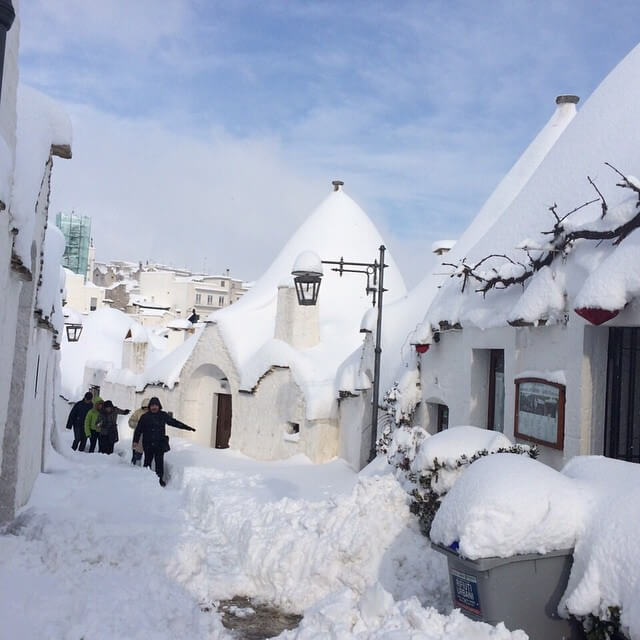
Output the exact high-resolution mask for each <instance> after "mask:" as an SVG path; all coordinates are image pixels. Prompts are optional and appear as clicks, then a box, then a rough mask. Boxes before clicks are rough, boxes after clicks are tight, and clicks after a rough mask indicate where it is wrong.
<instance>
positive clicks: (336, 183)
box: [331, 180, 344, 191]
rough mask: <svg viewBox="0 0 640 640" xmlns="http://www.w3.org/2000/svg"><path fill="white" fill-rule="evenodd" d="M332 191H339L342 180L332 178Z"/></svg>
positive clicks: (342, 184) (342, 183)
mask: <svg viewBox="0 0 640 640" xmlns="http://www.w3.org/2000/svg"><path fill="white" fill-rule="evenodd" d="M331 184H332V185H333V190H334V191H340V189H341V188H342V187H343V186H344V182H343V181H342V180H334V181H333V182H332V183H331Z"/></svg>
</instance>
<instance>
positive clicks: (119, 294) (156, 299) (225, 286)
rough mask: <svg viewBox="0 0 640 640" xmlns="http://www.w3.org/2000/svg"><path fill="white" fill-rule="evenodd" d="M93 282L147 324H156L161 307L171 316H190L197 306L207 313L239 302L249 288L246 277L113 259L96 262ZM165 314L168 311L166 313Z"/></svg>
mask: <svg viewBox="0 0 640 640" xmlns="http://www.w3.org/2000/svg"><path fill="white" fill-rule="evenodd" d="M92 281H93V283H94V284H95V285H97V286H99V287H104V288H105V289H106V290H107V293H106V299H107V300H108V301H109V302H110V304H111V306H112V307H113V308H114V309H120V311H124V312H125V313H129V314H134V315H138V314H140V315H141V316H143V317H141V318H140V319H139V321H140V322H143V324H145V325H148V324H149V323H151V324H153V325H154V326H155V325H156V324H157V320H150V318H151V317H154V318H158V317H159V315H158V314H157V313H155V311H157V310H162V311H164V312H167V313H168V314H169V316H170V319H173V318H188V317H189V316H190V315H191V313H192V310H193V309H195V310H196V313H197V314H198V315H202V316H206V315H208V314H209V313H211V312H212V311H216V310H217V309H221V308H222V307H226V306H228V305H230V304H233V303H234V302H237V301H238V300H239V299H240V298H241V297H242V296H243V295H244V294H245V293H246V292H247V291H248V290H249V285H248V284H247V283H246V282H244V280H239V279H237V278H233V277H231V275H230V273H229V271H228V270H227V271H226V273H224V274H222V275H206V274H198V273H193V272H192V271H189V270H188V269H179V268H176V267H171V266H168V265H164V264H157V263H149V262H147V263H145V264H144V265H143V263H142V262H126V261H123V260H111V261H109V262H95V264H94V265H93V269H92ZM162 315H164V314H162Z"/></svg>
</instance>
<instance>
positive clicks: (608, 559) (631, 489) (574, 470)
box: [560, 456, 640, 638]
mask: <svg viewBox="0 0 640 640" xmlns="http://www.w3.org/2000/svg"><path fill="white" fill-rule="evenodd" d="M563 474H565V475H566V476H568V477H570V478H574V479H575V480H576V481H580V482H583V483H586V484H587V485H589V487H590V489H591V490H592V491H593V492H594V494H595V496H596V503H595V507H594V508H593V509H592V511H591V513H590V515H589V518H588V522H587V526H586V532H585V534H584V535H583V536H582V537H581V538H580V539H579V540H578V543H577V544H576V547H575V551H574V556H573V557H574V562H573V568H572V570H571V577H570V578H569V585H568V587H567V590H566V592H565V594H564V597H563V601H562V602H561V604H560V609H561V610H562V609H564V610H566V611H569V612H570V613H573V614H574V615H578V616H585V615H587V614H593V615H594V616H597V617H600V618H603V619H607V618H608V617H609V615H608V608H609V607H620V608H621V609H622V613H621V624H622V626H623V627H624V628H625V629H626V630H627V632H628V633H629V635H630V637H631V638H640V608H639V607H638V603H639V602H640V550H639V548H638V544H637V536H638V522H639V521H640V468H639V467H638V465H636V464H631V463H628V462H622V461H619V460H611V459H608V458H603V457H600V456H590V457H584V458H583V457H581V458H574V459H573V460H572V461H571V462H569V463H568V464H567V466H566V467H565V468H564V469H563Z"/></svg>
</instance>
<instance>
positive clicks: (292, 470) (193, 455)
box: [0, 428, 526, 640]
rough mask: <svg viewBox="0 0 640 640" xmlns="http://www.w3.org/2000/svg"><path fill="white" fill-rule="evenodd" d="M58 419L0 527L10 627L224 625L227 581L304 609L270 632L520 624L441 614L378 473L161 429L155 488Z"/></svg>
mask: <svg viewBox="0 0 640 640" xmlns="http://www.w3.org/2000/svg"><path fill="white" fill-rule="evenodd" d="M126 431H127V433H130V430H129V429H128V428H126ZM59 435H60V439H61V441H62V442H64V447H65V451H68V456H69V458H70V460H65V459H61V458H60V457H59V456H55V455H53V456H50V459H49V460H50V461H49V466H48V471H49V472H50V473H48V474H46V475H42V476H40V478H39V479H38V482H37V483H36V487H35V489H34V492H33V495H32V498H31V501H30V503H29V505H28V506H27V507H26V508H25V509H24V510H23V511H22V512H21V514H20V516H19V517H18V519H17V520H16V521H15V522H13V523H11V524H10V526H9V529H8V530H7V531H5V532H4V534H5V535H0V590H1V592H2V593H3V594H4V597H3V598H2V599H0V619H2V621H3V631H4V632H5V633H6V634H7V635H8V636H10V637H16V638H18V637H47V638H49V637H51V638H80V637H85V638H90V637H91V638H125V637H126V638H140V639H142V638H151V637H153V638H158V639H159V640H164V639H169V638H175V637H189V638H194V639H195V640H197V639H202V640H204V639H205V638H220V639H222V638H231V637H233V635H232V634H231V633H229V632H227V631H225V630H224V629H223V628H222V626H221V623H220V614H219V612H218V611H217V610H216V606H215V604H216V603H217V602H218V601H220V600H221V599H225V598H229V597H232V596H235V595H238V594H243V595H247V596H252V597H253V598H254V599H255V600H256V601H258V602H266V603H271V604H276V605H278V604H279V605H280V606H281V607H283V608H286V609H290V610H293V611H297V612H301V613H302V612H303V611H304V613H305V619H304V621H303V623H302V626H301V627H300V629H299V630H297V631H293V632H291V633H289V634H287V635H285V636H283V637H285V638H295V637H298V636H296V634H298V633H299V634H300V636H299V637H300V638H312V637H318V638H325V637H329V636H330V634H331V633H334V634H336V635H334V636H331V637H340V638H345V640H346V639H347V638H369V637H371V638H383V637H390V636H389V635H388V634H389V633H392V632H393V631H394V630H396V631H397V632H398V633H399V634H401V637H403V638H406V637H421V638H438V639H443V640H444V639H445V638H452V637H464V638H478V639H484V638H500V639H502V638H504V639H505V640H506V639H512V640H516V639H517V640H523V639H524V638H525V637H526V636H524V634H522V633H521V632H516V633H513V634H509V633H508V632H507V631H506V630H505V629H504V628H503V627H502V626H500V625H499V626H498V627H497V628H495V629H494V628H492V627H489V626H487V625H483V624H479V623H474V622H471V621H469V620H467V619H466V618H464V617H463V616H462V615H461V614H460V613H459V612H453V613H451V614H450V615H443V612H444V613H447V609H448V576H447V570H446V561H445V559H444V558H443V557H442V556H441V555H440V554H438V553H436V552H434V551H432V550H431V549H430V548H429V543H428V541H427V540H426V539H425V538H424V536H422V535H421V534H420V532H419V531H418V528H417V526H416V523H415V520H414V519H413V518H412V517H411V515H410V514H409V511H408V508H407V505H406V497H405V495H404V493H403V491H402V489H401V488H400V487H399V486H397V483H396V482H395V480H394V479H393V477H392V475H391V474H388V473H387V474H384V475H379V474H377V473H376V472H375V471H373V472H372V471H370V470H367V471H366V472H365V473H361V474H359V475H356V474H354V473H353V471H351V470H350V469H349V467H348V466H347V465H346V464H344V463H342V462H340V461H335V462H332V463H329V464H326V465H312V464H309V463H308V461H306V460H305V459H304V457H302V456H297V457H296V458H295V459H293V460H288V461H286V462H278V463H266V462H256V461H254V460H250V459H248V458H246V457H244V456H241V455H239V454H237V453H234V452H232V451H220V450H213V449H207V448H202V447H198V446H197V445H194V444H193V443H189V442H187V441H184V440H181V439H179V438H172V442H171V444H172V450H171V452H170V453H169V454H168V456H167V458H166V461H167V465H168V475H169V485H168V487H167V488H166V489H164V490H163V489H161V488H160V487H159V486H158V482H157V478H156V477H155V474H153V473H151V472H150V471H147V470H144V469H140V468H136V467H132V466H131V465H130V464H129V460H128V458H129V452H130V448H129V447H130V444H129V442H120V443H118V445H117V452H119V453H120V454H121V456H122V457H121V456H118V455H114V456H100V455H88V454H81V453H79V452H71V449H70V443H71V437H72V434H70V433H68V432H66V431H65V432H64V433H62V434H59ZM121 435H124V432H123V434H121ZM123 439H124V438H123ZM96 496H100V499H99V500H96ZM123 496H126V499H125V500H123V499H122V497H123ZM97 594H98V595H99V594H108V597H101V596H99V597H96V596H97ZM33 602H38V603H39V604H38V607H35V608H34V607H33V606H32V605H33ZM423 606H425V607H426V608H423ZM431 607H434V608H431ZM436 609H438V610H439V611H440V613H438V612H437V611H436ZM25 610H29V611H30V615H29V616H25V615H24V611H25Z"/></svg>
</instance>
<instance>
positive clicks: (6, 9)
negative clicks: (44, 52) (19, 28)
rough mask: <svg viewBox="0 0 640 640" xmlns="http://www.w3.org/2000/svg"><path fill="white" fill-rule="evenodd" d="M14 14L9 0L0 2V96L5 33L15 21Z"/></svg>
mask: <svg viewBox="0 0 640 640" xmlns="http://www.w3.org/2000/svg"><path fill="white" fill-rule="evenodd" d="M15 17H16V12H15V10H14V8H13V5H12V4H11V0H0V95H2V76H3V70H4V50H5V44H6V42H7V31H9V29H11V25H12V24H13V21H14V20H15Z"/></svg>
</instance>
